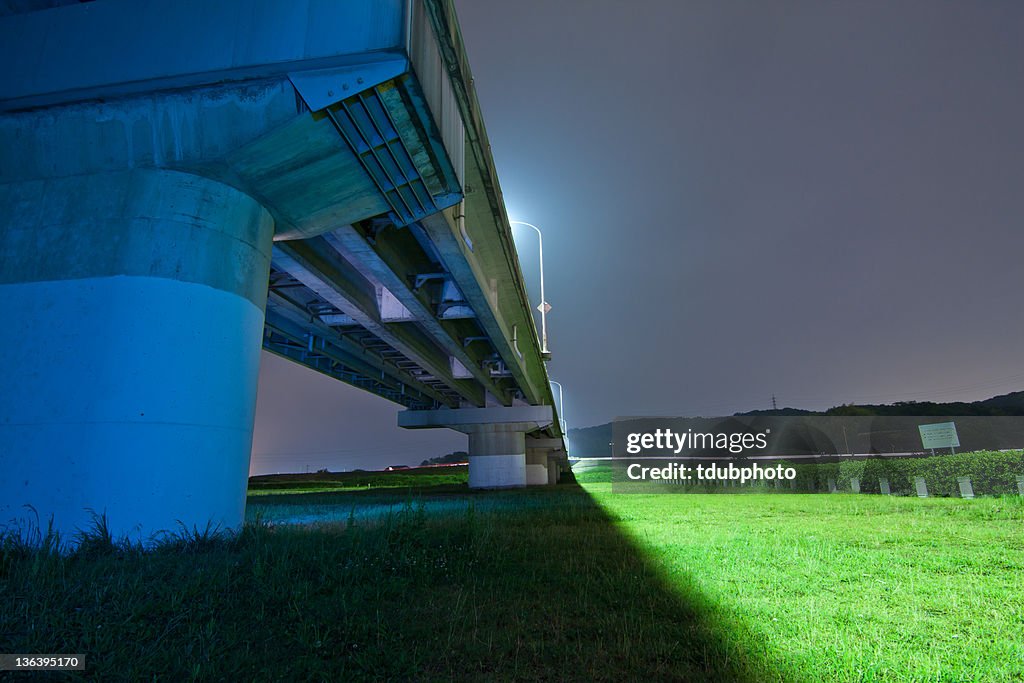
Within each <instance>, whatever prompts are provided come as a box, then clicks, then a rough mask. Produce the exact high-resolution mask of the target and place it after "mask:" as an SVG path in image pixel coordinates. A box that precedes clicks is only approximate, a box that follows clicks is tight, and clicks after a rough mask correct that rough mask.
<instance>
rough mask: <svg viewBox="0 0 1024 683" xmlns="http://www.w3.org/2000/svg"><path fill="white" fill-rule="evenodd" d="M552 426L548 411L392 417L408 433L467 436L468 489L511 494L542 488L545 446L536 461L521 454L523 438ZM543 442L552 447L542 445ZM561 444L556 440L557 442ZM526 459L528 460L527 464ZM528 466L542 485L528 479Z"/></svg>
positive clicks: (517, 409)
mask: <svg viewBox="0 0 1024 683" xmlns="http://www.w3.org/2000/svg"><path fill="white" fill-rule="evenodd" d="M553 421H554V418H553V416H552V410H551V406H512V407H504V406H496V407H491V408H460V409H455V410H452V409H441V410H405V411H402V412H400V413H399V414H398V426H399V427H405V428H408V429H428V428H436V427H447V428H449V429H454V430H456V431H460V432H464V433H466V434H468V435H469V487H470V488H513V487H520V486H526V485H528V484H533V483H540V484H546V483H547V479H548V477H547V464H546V462H547V457H548V456H547V451H548V449H549V446H548V444H546V443H545V444H541V446H542V447H541V448H538V449H536V450H538V451H542V456H543V458H544V464H543V465H540V463H539V460H538V459H539V458H540V457H541V456H540V455H537V454H531V453H530V451H531V450H534V449H532V448H530V449H528V448H527V443H528V439H527V436H526V435H527V434H528V433H529V432H535V431H537V430H540V429H543V428H544V427H547V426H548V425H550V424H551V423H552V422H553ZM544 441H556V440H555V439H545V440H544ZM557 441H558V442H559V443H561V440H557ZM531 458H533V459H532V460H531ZM531 464H532V465H533V466H534V467H535V468H536V466H537V465H540V466H541V467H542V469H543V473H544V474H543V481H535V480H533V479H531V475H530V472H531V471H532V472H534V475H533V477H534V478H535V479H536V472H537V470H536V469H534V470H531V469H530V467H531Z"/></svg>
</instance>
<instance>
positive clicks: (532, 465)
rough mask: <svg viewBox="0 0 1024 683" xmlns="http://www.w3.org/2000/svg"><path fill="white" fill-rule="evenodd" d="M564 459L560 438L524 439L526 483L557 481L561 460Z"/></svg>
mask: <svg viewBox="0 0 1024 683" xmlns="http://www.w3.org/2000/svg"><path fill="white" fill-rule="evenodd" d="M564 459H565V451H564V450H563V445H562V440H561V439H548V438H544V437H528V438H527V439H526V468H527V473H526V475H527V483H528V484H529V485H531V486H534V485H551V484H557V483H558V476H559V472H560V471H561V462H562V460H564Z"/></svg>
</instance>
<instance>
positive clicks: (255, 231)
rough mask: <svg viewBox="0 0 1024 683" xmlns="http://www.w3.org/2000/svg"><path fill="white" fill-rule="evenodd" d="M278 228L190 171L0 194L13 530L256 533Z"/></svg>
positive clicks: (2, 429) (1, 481)
mask: <svg viewBox="0 0 1024 683" xmlns="http://www.w3.org/2000/svg"><path fill="white" fill-rule="evenodd" d="M273 227H274V226H273V220H272V219H271V217H270V215H269V213H268V212H267V211H266V210H264V209H263V207H262V206H260V205H259V204H258V203H257V202H256V201H255V200H253V199H252V198H250V197H249V196H247V195H245V194H243V193H241V192H239V191H238V190H235V189H233V188H231V187H228V186H226V185H223V184H220V183H217V182H215V181H212V180H208V179H205V178H201V177H199V176H195V175H191V174H186V173H181V172H176V171H165V170H142V169H136V170H130V171H123V172H110V173H102V174H95V175H77V176H70V177H63V178H50V179H46V180H33V181H24V182H14V183H7V184H0V320H3V324H4V327H5V332H6V335H5V336H6V341H5V348H4V351H3V353H0V377H2V378H3V379H2V380H0V381H2V383H3V386H4V389H3V391H2V392H0V472H2V473H3V476H2V477H0V527H3V526H23V525H24V524H25V523H26V521H27V522H29V523H34V522H35V520H36V514H38V521H39V523H40V525H41V526H42V528H43V529H44V530H45V528H46V525H47V522H48V520H50V518H52V520H53V524H54V529H55V530H57V531H59V532H60V533H61V534H62V537H63V538H64V539H65V540H70V539H72V538H73V537H74V536H75V534H76V532H77V530H80V529H87V528H89V527H91V526H92V523H93V513H95V514H96V515H105V516H106V519H107V523H108V526H109V529H110V531H111V532H112V533H113V534H114V535H115V536H121V535H128V536H129V537H130V538H133V539H138V540H146V539H148V538H149V537H150V536H151V535H152V534H155V533H159V532H161V531H164V530H170V531H175V530H179V529H180V528H181V525H185V527H187V528H188V529H192V527H193V526H196V527H198V528H199V529H200V530H202V529H204V528H206V527H207V525H210V527H211V528H214V527H219V528H221V529H233V528H236V527H238V526H240V525H241V524H242V521H243V516H244V512H245V491H246V481H247V477H248V470H249V455H250V450H251V444H252V428H253V419H254V414H255V403H256V383H257V375H258V370H259V354H260V346H261V340H262V331H263V312H264V306H265V303H266V292H267V274H268V269H269V264H270V248H271V240H272V237H273ZM33 511H34V512H33Z"/></svg>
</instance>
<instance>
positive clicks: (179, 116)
mask: <svg viewBox="0 0 1024 683" xmlns="http://www.w3.org/2000/svg"><path fill="white" fill-rule="evenodd" d="M50 4H52V3H42V5H45V6H47V7H48V6H50ZM57 5H60V3H57ZM17 6H18V7H19V8H20V9H21V10H22V11H20V12H19V11H14V12H13V13H12V14H10V15H9V16H0V56H2V57H3V58H4V60H5V63H8V64H12V65H13V66H14V68H13V69H11V70H9V71H8V72H6V73H5V74H4V76H3V78H2V79H0V318H2V319H3V320H4V321H5V324H6V326H7V329H8V330H9V340H12V341H9V346H8V348H9V350H10V352H9V353H5V354H3V356H0V375H2V376H4V377H5V381H6V383H7V388H6V390H5V391H4V392H3V393H2V395H0V468H2V469H3V471H4V472H5V474H6V475H7V476H6V477H5V478H4V479H3V481H0V525H2V524H5V523H8V522H9V521H10V520H14V519H18V518H21V519H24V518H25V517H26V516H29V515H35V514H38V516H39V522H40V523H41V524H42V525H43V526H45V525H46V521H47V519H49V518H52V519H53V523H54V528H55V529H57V530H59V531H62V532H64V534H65V536H68V535H70V534H72V533H73V532H74V530H76V529H82V528H87V527H88V526H89V525H90V523H91V518H92V516H93V515H105V516H106V517H107V518H108V524H109V526H110V528H111V529H112V530H113V531H115V532H116V533H119V534H121V533H128V534H131V535H133V536H139V537H142V538H146V537H148V536H151V535H152V534H154V533H159V532H161V531H175V530H176V529H178V528H179V525H184V526H185V527H186V528H192V527H193V526H197V527H199V528H203V527H205V526H206V525H207V524H212V525H213V526H219V527H220V528H228V529H230V528H236V527H238V526H239V525H240V524H241V522H242V519H243V515H244V506H245V488H246V478H247V473H248V463H249V455H250V449H251V438H252V423H253V415H254V409H255V392H256V377H257V374H258V364H259V350H260V348H261V346H262V347H263V348H265V349H267V350H269V351H271V352H273V353H276V354H279V355H281V356H283V357H286V358H289V359H291V360H293V361H295V362H299V363H302V364H304V365H306V366H308V367H310V368H313V369H314V370H317V371H319V372H322V373H324V374H326V375H329V376H331V377H334V378H336V379H338V380H341V381H344V382H347V383H349V384H352V385H353V386H357V387H360V388H362V389H365V390H367V391H370V392H373V393H375V394H377V395H380V396H382V397H384V398H387V399H389V400H391V401H393V402H395V403H398V404H400V405H403V406H405V407H406V408H408V409H411V412H407V413H403V415H417V414H420V415H421V416H429V417H425V418H424V419H425V421H424V419H420V418H417V419H418V420H419V422H416V420H413V422H415V424H412V423H410V424H409V425H408V426H412V427H427V426H430V427H450V428H456V429H461V430H462V431H465V432H466V433H468V434H470V452H471V456H472V457H473V463H474V464H473V465H471V480H472V482H473V483H474V484H476V485H480V486H519V485H524V484H526V483H548V482H549V481H550V477H548V476H543V475H542V472H541V470H542V469H546V470H547V471H551V472H553V471H554V470H555V469H557V468H558V467H559V466H560V463H562V462H563V461H564V448H559V446H560V444H561V434H560V431H559V426H558V424H559V423H558V420H557V416H556V415H554V411H553V408H552V407H551V404H552V397H551V392H550V388H549V387H548V384H547V375H546V370H545V367H544V364H543V359H542V358H541V356H540V353H539V348H538V346H537V341H536V334H535V329H534V327H533V321H532V317H531V314H530V307H529V305H528V304H527V303H526V295H525V288H524V287H523V284H522V275H521V273H520V272H519V266H518V260H517V259H516V257H515V252H514V249H513V247H512V242H511V235H510V231H509V229H508V223H507V218H506V217H505V215H504V208H503V204H502V200H501V194H500V189H499V188H498V186H497V180H496V176H495V173H494V168H493V161H492V160H491V158H490V154H489V151H487V145H486V133H485V131H484V129H483V124H482V121H481V120H480V118H479V109H478V107H477V105H476V102H475V96H474V95H473V92H472V87H471V85H468V84H470V83H471V79H470V77H469V73H468V67H467V66H466V65H465V58H464V54H463V52H462V49H461V39H460V38H459V35H458V27H457V24H456V23H455V21H454V14H453V13H452V10H451V5H450V3H448V2H444V1H441V0H437V1H430V0H428V1H423V0H412V1H411V2H408V3H405V2H400V1H398V0H353V1H352V2H347V3H314V4H311V5H310V6H303V10H302V12H301V13H299V14H301V16H296V9H295V8H296V6H295V5H294V3H290V2H284V0H281V1H278V2H274V1H272V2H252V1H250V0H236V1H234V2H225V3H222V4H221V5H218V7H217V8H216V9H215V10H211V8H210V7H209V6H208V5H207V4H206V3H203V2H199V0H182V1H180V2H174V3H171V2H159V1H156V2H152V3H124V2H119V1H118V0H97V1H96V2H94V3H88V4H86V5H67V6H57V7H54V8H52V9H47V10H45V11H30V10H38V9H39V7H40V5H38V4H36V3H33V2H30V1H27V2H24V3H20V4H19V5H17ZM10 7H11V5H10V4H9V5H8V11H10V9H9V8H10ZM182 27H188V28H189V29H190V35H194V36H195V40H194V41H193V43H192V44H191V45H190V50H189V51H187V52H182V51H181V50H180V49H179V45H180V41H179V40H178V37H177V34H175V33H174V31H175V30H177V29H180V28H182ZM129 29H130V30H129ZM126 31H127V32H126ZM44 36H45V37H46V40H43V37H44ZM82 36H87V37H88V38H89V39H90V41H93V42H92V43H90V44H91V45H93V48H92V49H91V50H87V51H85V52H82V51H76V50H75V49H74V46H75V45H76V42H75V41H78V40H81V37H82ZM138 36H145V37H147V38H148V40H147V41H146V44H145V47H144V48H142V47H140V45H139V43H138ZM139 50H144V51H145V52H146V59H138V60H131V59H128V58H127V57H128V56H131V55H133V54H135V53H136V52H138V51H139ZM13 340H16V342H17V343H15V341H13ZM524 410H525V411H527V412H528V413H529V411H534V412H532V413H529V415H528V417H529V419H521V418H522V416H523V411H524ZM474 411H484V412H483V413H481V412H474ZM538 411H539V412H538ZM406 419H407V418H403V421H404V420H406ZM467 420H469V422H467ZM469 424H471V425H472V426H470V427H467V426H466V425H469ZM530 434H532V435H534V436H533V437H531V438H533V439H536V438H538V436H539V437H540V438H541V439H542V441H543V443H542V441H537V440H534V441H530V442H529V443H527V437H528V435H530ZM531 444H532V445H531ZM552 463H553V464H554V465H555V467H552V466H551V464H552ZM542 466H543V467H542ZM30 510H31V512H29V511H30Z"/></svg>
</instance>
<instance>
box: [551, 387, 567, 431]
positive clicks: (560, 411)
mask: <svg viewBox="0 0 1024 683" xmlns="http://www.w3.org/2000/svg"><path fill="white" fill-rule="evenodd" d="M548 381H549V382H551V383H552V384H554V385H555V386H556V387H558V424H559V425H561V427H562V436H566V435H567V430H566V422H565V404H564V403H562V385H561V384H560V383H559V382H556V381H555V380H553V379H550V380H548Z"/></svg>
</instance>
